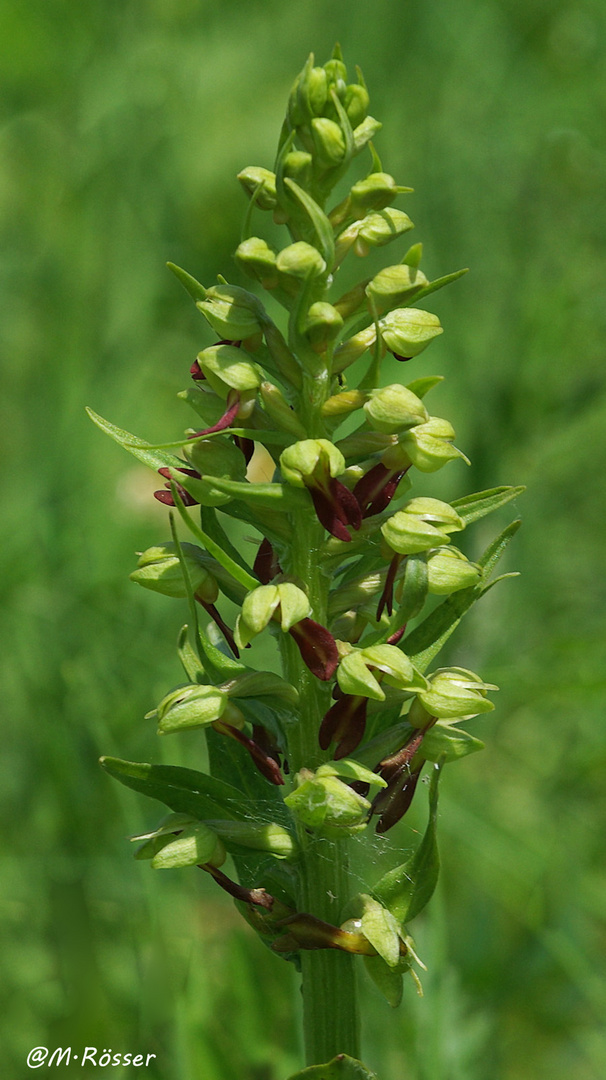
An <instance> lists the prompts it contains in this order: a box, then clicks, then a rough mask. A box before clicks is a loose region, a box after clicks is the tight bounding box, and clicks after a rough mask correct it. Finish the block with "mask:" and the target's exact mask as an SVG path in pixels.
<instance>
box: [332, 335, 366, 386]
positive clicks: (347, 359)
mask: <svg viewBox="0 0 606 1080" xmlns="http://www.w3.org/2000/svg"><path fill="white" fill-rule="evenodd" d="M376 336H377V332H376V329H375V327H374V326H367V327H366V329H365V330H360V331H359V333H357V334H354V335H353V337H350V338H348V339H347V341H344V342H343V344H342V345H339V347H338V349H335V353H334V357H333V365H332V370H333V374H334V375H336V374H338V372H340V371H344V370H345V368H346V367H349V365H350V364H354V363H355V361H356V360H358V359H359V358H360V357H361V356H363V355H364V353H365V352H366V350H367V349H371V348H372V346H373V345H374V343H375V338H376Z"/></svg>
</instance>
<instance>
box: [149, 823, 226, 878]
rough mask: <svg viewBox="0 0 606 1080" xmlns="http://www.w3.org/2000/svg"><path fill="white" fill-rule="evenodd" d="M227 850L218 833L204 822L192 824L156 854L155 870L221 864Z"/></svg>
mask: <svg viewBox="0 0 606 1080" xmlns="http://www.w3.org/2000/svg"><path fill="white" fill-rule="evenodd" d="M225 858H226V852H225V848H224V846H223V844H222V843H221V841H220V840H219V838H218V836H217V834H216V833H215V832H213V831H212V829H209V828H208V826H207V825H205V824H204V823H203V822H201V821H200V822H198V824H197V825H190V826H189V827H187V828H185V829H183V832H182V833H181V835H180V836H178V837H177V838H176V839H175V840H172V841H171V842H170V843H168V844H166V845H165V846H164V847H163V848H162V850H161V851H159V852H158V853H157V855H154V858H153V859H152V863H151V865H152V867H153V869H154V870H177V869H180V868H181V867H184V866H200V865H202V866H203V865H206V864H209V863H210V864H211V865H212V866H221V864H222V863H224V862H225Z"/></svg>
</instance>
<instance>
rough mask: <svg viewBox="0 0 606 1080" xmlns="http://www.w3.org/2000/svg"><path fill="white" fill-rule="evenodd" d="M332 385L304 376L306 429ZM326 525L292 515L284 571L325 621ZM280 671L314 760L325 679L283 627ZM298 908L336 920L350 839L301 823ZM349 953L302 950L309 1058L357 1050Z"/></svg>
mask: <svg viewBox="0 0 606 1080" xmlns="http://www.w3.org/2000/svg"><path fill="white" fill-rule="evenodd" d="M329 392H330V383H329V379H328V376H326V375H324V377H322V376H316V377H314V378H313V379H310V378H309V377H308V376H307V377H305V378H304V384H303V389H302V393H301V413H302V415H304V417H305V425H306V428H307V431H308V433H309V435H310V437H316V438H318V437H322V436H323V434H324V431H323V425H322V420H321V413H320V409H321V406H322V404H323V402H324V401H325V400H326V397H327V396H328V394H329ZM324 540H325V533H324V529H323V528H322V526H321V525H320V523H319V522H318V521H317V520H316V518H315V514H314V512H313V509H312V507H311V505H310V507H309V511H307V512H305V513H301V514H297V515H296V520H294V519H293V541H292V545H291V550H290V566H289V572H290V573H292V574H294V575H296V576H297V577H299V578H300V579H301V580H303V581H304V582H305V584H306V587H307V590H308V595H309V599H310V602H311V605H312V608H313V613H314V618H315V619H316V620H317V621H318V622H321V623H323V624H324V625H325V624H326V617H327V614H326V613H327V602H328V588H329V584H330V579H329V575H328V574H327V573H326V571H325V570H324V568H323V566H322V559H321V549H322V546H323V544H324ZM283 661H284V674H285V677H286V678H287V679H288V680H289V681H290V682H291V683H292V684H293V685H294V686H296V687H297V689H298V691H299V701H300V707H299V717H298V722H297V724H296V725H293V727H292V728H291V730H290V731H289V733H288V759H289V763H290V768H291V771H292V772H293V773H295V772H298V771H299V769H301V768H311V769H314V768H316V767H317V766H318V765H319V764H320V763H321V762H322V761H324V760H326V759H327V758H329V757H330V754H328V753H326V752H324V751H322V750H321V749H320V746H319V744H318V730H319V727H320V723H321V720H322V717H323V716H324V714H325V712H326V711H327V709H328V708H329V706H330V687H329V686H327V685H326V684H325V683H323V682H320V680H318V679H317V678H316V677H315V676H314V675H312V674H311V672H310V671H309V670H308V669H307V667H306V666H305V664H304V663H303V661H302V659H301V657H300V655H299V652H298V650H297V648H296V645H295V643H294V641H293V640H292V639H291V638H290V637H289V636H288V635H284V639H283ZM299 842H300V846H301V857H300V866H299V869H300V888H299V896H298V898H297V901H298V903H297V906H298V910H299V911H304V912H308V913H309V914H312V915H315V916H316V917H317V918H320V919H323V920H325V921H326V922H329V923H332V924H336V925H338V924H339V922H340V921H341V914H340V913H341V910H342V909H343V906H344V905H345V903H346V902H347V900H348V899H349V897H350V895H351V891H352V890H351V882H350V876H349V861H348V852H347V846H348V841H347V840H344V841H332V840H326V839H318V838H316V837H314V836H312V835H311V834H310V833H309V832H308V831H307V830H306V829H305V828H303V827H300V828H299ZM354 965H355V957H353V956H351V955H350V954H348V953H345V952H340V951H339V950H336V949H317V950H302V952H301V968H302V993H303V1031H304V1039H305V1053H306V1061H307V1064H308V1065H316V1064H322V1063H323V1062H326V1061H329V1060H330V1059H331V1058H333V1057H335V1055H336V1054H349V1055H351V1056H352V1057H359V1026H360V1025H359V1015H358V1004H357V990H356V972H355V966H354Z"/></svg>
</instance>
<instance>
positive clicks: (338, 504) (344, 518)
mask: <svg viewBox="0 0 606 1080" xmlns="http://www.w3.org/2000/svg"><path fill="white" fill-rule="evenodd" d="M308 491H309V494H310V495H311V498H312V501H313V504H314V507H315V511H316V514H317V516H318V521H320V522H321V524H322V525H323V526H324V528H325V529H326V530H327V532H329V533H330V534H331V536H335V537H336V538H337V540H345V541H349V540H351V536H350V535H349V533H348V531H347V526H348V525H351V526H353V528H354V529H359V528H360V525H361V524H362V514H361V512H360V505H359V503H358V500H357V499H356V497H355V495H354V494H353V492H352V491H350V490H349V488H347V487H345V484H342V483H341V481H340V480H337V479H336V478H335V477H334V476H329V477H326V479H325V480H324V481H323V482H322V483H318V482H316V483H314V484H313V485H312V484H309V485H308Z"/></svg>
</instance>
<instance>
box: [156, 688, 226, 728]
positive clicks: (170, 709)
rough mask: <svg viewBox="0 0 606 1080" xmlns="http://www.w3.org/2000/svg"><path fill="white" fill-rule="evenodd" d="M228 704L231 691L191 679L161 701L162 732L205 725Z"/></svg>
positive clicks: (217, 717) (218, 715)
mask: <svg viewBox="0 0 606 1080" xmlns="http://www.w3.org/2000/svg"><path fill="white" fill-rule="evenodd" d="M227 704H228V698H227V694H226V692H225V691H224V690H220V689H219V688H218V687H216V686H200V685H198V684H197V683H191V684H190V685H188V686H179V687H177V689H176V690H172V691H171V693H170V694H167V695H166V697H164V698H162V701H161V702H160V704H159V705H158V708H157V710H156V711H157V715H158V734H160V735H169V734H171V733H172V732H174V731H184V730H186V729H189V728H197V727H205V726H206V725H207V724H212V723H214V721H215V720H219V719H220V717H222V716H223V713H224V712H225V709H226V706H227Z"/></svg>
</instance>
